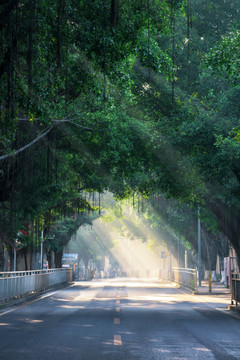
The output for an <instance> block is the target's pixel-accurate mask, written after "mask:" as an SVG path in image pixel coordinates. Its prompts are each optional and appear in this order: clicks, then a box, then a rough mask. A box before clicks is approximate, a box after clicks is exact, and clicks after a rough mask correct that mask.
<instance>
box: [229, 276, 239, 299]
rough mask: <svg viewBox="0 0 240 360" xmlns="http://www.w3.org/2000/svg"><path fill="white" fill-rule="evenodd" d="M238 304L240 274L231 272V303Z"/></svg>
mask: <svg viewBox="0 0 240 360" xmlns="http://www.w3.org/2000/svg"><path fill="white" fill-rule="evenodd" d="M234 301H235V305H236V306H237V304H238V302H240V274H239V273H231V303H232V305H233V304H234Z"/></svg>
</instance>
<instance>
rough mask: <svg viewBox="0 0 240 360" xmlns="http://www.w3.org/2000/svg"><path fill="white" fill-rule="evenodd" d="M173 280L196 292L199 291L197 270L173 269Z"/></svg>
mask: <svg viewBox="0 0 240 360" xmlns="http://www.w3.org/2000/svg"><path fill="white" fill-rule="evenodd" d="M171 280H172V281H174V282H176V283H178V284H180V285H182V286H185V287H186V288H188V289H190V290H192V291H195V290H196V289H197V270H196V269H187V268H177V267H174V268H172V272H171Z"/></svg>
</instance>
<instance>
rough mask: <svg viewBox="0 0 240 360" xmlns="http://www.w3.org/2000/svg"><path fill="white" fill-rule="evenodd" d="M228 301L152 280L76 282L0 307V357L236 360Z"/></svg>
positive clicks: (239, 326) (237, 324)
mask: <svg viewBox="0 0 240 360" xmlns="http://www.w3.org/2000/svg"><path fill="white" fill-rule="evenodd" d="M227 304H229V297H228V296H222V295H218V296H196V295H195V296H193V295H190V294H187V293H186V292H184V291H183V290H181V289H178V288H177V287H176V286H175V285H173V284H171V283H160V282H159V281H156V280H151V279H148V280H147V279H144V280H138V279H128V280H125V279H113V280H105V281H104V280H99V281H93V282H89V283H84V282H79V283H78V282H76V283H75V284H74V285H73V286H71V287H68V288H66V289H63V290H58V291H52V292H50V293H47V294H44V295H43V296H42V297H40V298H36V299H34V300H32V301H28V302H26V303H24V304H23V305H20V306H15V307H12V308H8V309H4V310H1V312H0V359H1V360H34V359H36V360H55V359H56V360H66V359H67V360H79V359H80V360H83V359H84V360H95V359H96V360H98V359H99V360H108V359H114V360H118V359H124V360H131V359H138V360H141V359H151V360H153V359H164V360H165V359H191V360H193V359H219V360H221V359H224V360H227V359H229V360H230V359H240V342H239V339H240V317H239V316H238V315H236V314H233V313H231V312H229V311H227V310H226V306H227Z"/></svg>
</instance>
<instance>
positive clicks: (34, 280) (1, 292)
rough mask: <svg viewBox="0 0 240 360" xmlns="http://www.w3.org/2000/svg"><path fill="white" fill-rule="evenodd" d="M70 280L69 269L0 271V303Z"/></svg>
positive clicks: (70, 272)
mask: <svg viewBox="0 0 240 360" xmlns="http://www.w3.org/2000/svg"><path fill="white" fill-rule="evenodd" d="M71 281H72V270H71V269H50V270H29V271H16V272H0V303H6V302H8V301H9V300H11V299H16V298H18V297H22V296H27V295H29V294H34V293H38V292H40V291H43V290H46V289H48V288H51V287H53V286H55V285H60V284H64V283H70V282H71Z"/></svg>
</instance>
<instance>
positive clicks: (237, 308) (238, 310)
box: [227, 305, 240, 314]
mask: <svg viewBox="0 0 240 360" xmlns="http://www.w3.org/2000/svg"><path fill="white" fill-rule="evenodd" d="M227 309H228V310H231V311H234V312H236V313H238V314H240V306H236V305H228V306H227Z"/></svg>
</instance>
